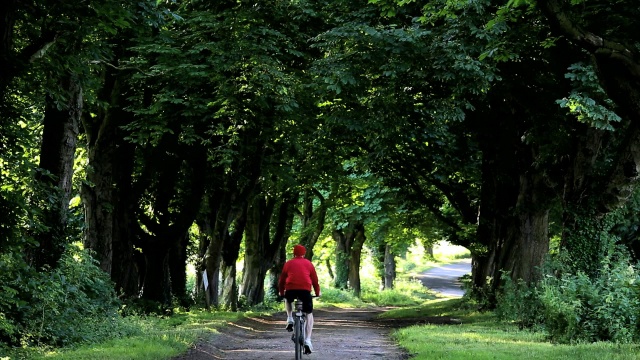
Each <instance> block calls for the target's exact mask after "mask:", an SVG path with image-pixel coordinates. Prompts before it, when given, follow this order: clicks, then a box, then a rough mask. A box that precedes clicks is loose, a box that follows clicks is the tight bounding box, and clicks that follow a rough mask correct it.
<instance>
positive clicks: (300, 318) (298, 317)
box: [291, 299, 311, 360]
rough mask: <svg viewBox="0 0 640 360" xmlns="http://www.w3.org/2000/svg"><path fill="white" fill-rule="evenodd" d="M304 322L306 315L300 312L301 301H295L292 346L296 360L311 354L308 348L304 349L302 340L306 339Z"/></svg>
mask: <svg viewBox="0 0 640 360" xmlns="http://www.w3.org/2000/svg"><path fill="white" fill-rule="evenodd" d="M306 321H307V314H306V313H305V312H303V311H302V301H300V299H296V306H295V312H294V313H293V334H292V335H291V340H293V346H294V349H295V353H296V360H300V359H302V354H303V353H304V354H307V355H308V354H311V351H309V348H305V346H304V339H306V335H307V334H306V332H307V330H306Z"/></svg>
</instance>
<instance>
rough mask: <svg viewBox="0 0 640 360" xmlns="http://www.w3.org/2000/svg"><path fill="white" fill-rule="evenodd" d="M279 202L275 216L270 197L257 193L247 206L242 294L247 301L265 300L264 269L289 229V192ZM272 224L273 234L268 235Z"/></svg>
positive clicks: (291, 203)
mask: <svg viewBox="0 0 640 360" xmlns="http://www.w3.org/2000/svg"><path fill="white" fill-rule="evenodd" d="M279 202H280V204H279V207H278V212H277V213H275V216H272V215H274V209H275V205H276V204H275V201H274V200H273V199H271V198H268V199H264V198H262V197H258V198H257V199H256V200H255V201H254V202H253V204H252V205H250V207H249V209H248V210H247V231H246V232H245V262H244V272H243V274H242V294H243V295H244V296H245V297H246V299H247V303H248V304H249V305H255V304H259V303H261V302H262V301H264V295H265V294H264V283H265V278H266V274H267V271H268V270H269V269H270V268H272V267H273V264H274V262H275V259H276V257H277V255H278V253H279V252H280V251H281V248H282V247H284V246H285V244H286V242H287V239H288V238H289V235H290V233H291V224H292V223H293V201H292V200H291V196H290V195H289V194H284V195H282V198H281V199H280V201H279ZM272 224H273V225H274V226H273V238H270V234H271V232H270V229H271V228H272V226H271V225H272Z"/></svg>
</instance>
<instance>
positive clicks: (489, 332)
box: [383, 299, 640, 360]
mask: <svg viewBox="0 0 640 360" xmlns="http://www.w3.org/2000/svg"><path fill="white" fill-rule="evenodd" d="M383 316H384V317H390V318H402V317H429V316H449V317H452V318H455V319H458V320H460V321H461V324H458V325H429V324H427V325H418V326H411V327H408V328H404V329H401V330H397V331H395V332H394V335H393V336H394V338H395V339H396V340H397V341H398V343H399V344H400V346H401V347H403V348H405V349H407V350H408V351H409V353H410V354H412V355H413V357H412V358H411V359H412V360H422V359H429V360H432V359H447V360H458V359H460V360H462V359H465V360H466V359H474V360H484V359H497V360H501V359H504V360H507V359H509V360H510V359H517V360H520V359H580V360H591V359H593V360H596V359H597V360H603V359H607V360H609V359H613V360H627V359H628V360H631V359H640V355H639V353H640V345H637V344H628V345H621V344H614V343H591V344H575V345H559V344H553V343H551V342H549V341H547V340H546V334H545V333H544V332H532V331H528V330H520V329H518V328H517V327H516V326H513V325H510V324H505V323H500V322H498V321H497V320H496V319H495V317H494V316H493V314H491V313H478V312H475V311H473V310H470V309H468V308H465V306H464V303H463V302H462V300H460V299H454V300H433V301H428V302H426V303H425V304H424V305H422V306H418V307H413V308H407V309H398V310H392V311H389V312H387V313H385V314H383Z"/></svg>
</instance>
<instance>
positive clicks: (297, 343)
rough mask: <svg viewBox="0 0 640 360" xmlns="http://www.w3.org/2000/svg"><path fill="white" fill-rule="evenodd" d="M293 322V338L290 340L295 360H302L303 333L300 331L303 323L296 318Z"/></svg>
mask: <svg viewBox="0 0 640 360" xmlns="http://www.w3.org/2000/svg"><path fill="white" fill-rule="evenodd" d="M293 322H294V324H293V336H292V337H291V338H292V340H293V346H294V349H295V353H296V360H302V354H303V353H304V338H303V337H304V335H303V334H304V333H303V331H302V326H303V323H302V322H301V321H300V318H299V317H297V316H296V317H294V319H293Z"/></svg>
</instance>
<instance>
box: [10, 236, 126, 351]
mask: <svg viewBox="0 0 640 360" xmlns="http://www.w3.org/2000/svg"><path fill="white" fill-rule="evenodd" d="M10 256H11V255H3V260H5V261H6V260H7V259H8V258H9V257H10ZM11 259H12V260H13V261H14V262H16V258H11ZM11 270H12V273H9V276H13V278H12V279H10V280H9V279H7V278H5V276H6V275H7V274H3V275H2V276H1V277H2V279H0V280H6V281H5V282H4V285H3V295H2V296H1V297H0V313H3V314H4V315H3V316H2V317H0V319H2V320H0V335H1V336H2V337H3V338H4V339H5V340H7V342H9V343H12V344H14V345H17V344H21V345H23V346H29V345H69V344H72V343H77V342H91V341H95V340H99V339H103V338H105V337H108V336H113V335H116V334H117V332H118V331H117V329H118V324H119V321H120V316H119V314H118V308H119V302H118V300H117V297H116V294H115V291H114V288H113V285H112V283H111V280H110V279H109V276H108V275H107V274H106V273H104V272H103V271H102V270H101V269H100V268H98V266H97V265H96V262H95V260H93V259H92V258H91V257H90V256H89V254H88V253H87V252H86V251H83V250H80V249H78V248H77V247H74V246H70V247H69V248H68V249H67V251H66V252H65V253H64V255H63V256H62V258H61V260H60V262H59V266H58V267H57V268H56V269H54V270H51V271H46V272H35V271H33V269H31V268H29V267H24V266H16V267H13V268H12V269H11Z"/></svg>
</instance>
